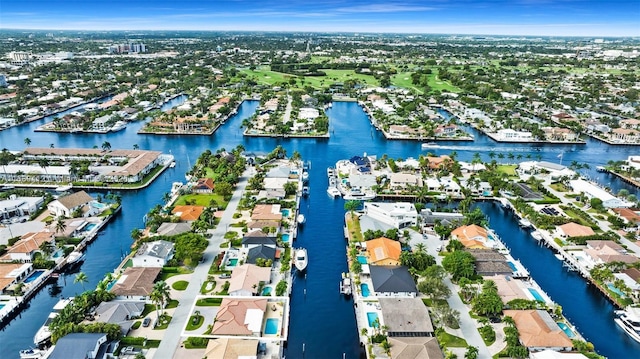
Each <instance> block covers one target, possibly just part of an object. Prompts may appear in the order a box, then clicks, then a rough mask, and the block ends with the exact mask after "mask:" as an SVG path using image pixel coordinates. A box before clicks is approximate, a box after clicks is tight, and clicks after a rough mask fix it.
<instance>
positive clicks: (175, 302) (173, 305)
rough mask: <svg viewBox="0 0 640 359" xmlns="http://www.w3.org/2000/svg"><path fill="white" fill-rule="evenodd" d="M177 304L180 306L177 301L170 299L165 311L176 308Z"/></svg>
mask: <svg viewBox="0 0 640 359" xmlns="http://www.w3.org/2000/svg"><path fill="white" fill-rule="evenodd" d="M178 304H180V302H179V301H177V300H175V299H171V300H170V301H169V303H167V306H166V309H173V308H177V307H178Z"/></svg>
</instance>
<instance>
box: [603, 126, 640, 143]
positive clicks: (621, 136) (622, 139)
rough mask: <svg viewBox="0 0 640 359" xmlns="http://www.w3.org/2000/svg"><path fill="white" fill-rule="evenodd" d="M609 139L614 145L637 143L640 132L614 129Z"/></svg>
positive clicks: (639, 139)
mask: <svg viewBox="0 0 640 359" xmlns="http://www.w3.org/2000/svg"><path fill="white" fill-rule="evenodd" d="M610 138H611V139H612V140H613V141H614V142H616V143H637V142H638V141H640V131H638V130H634V129H629V128H614V129H613V130H611V135H610Z"/></svg>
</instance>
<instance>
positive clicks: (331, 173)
mask: <svg viewBox="0 0 640 359" xmlns="http://www.w3.org/2000/svg"><path fill="white" fill-rule="evenodd" d="M335 175H336V172H335V169H334V168H333V167H327V176H328V177H333V176H335Z"/></svg>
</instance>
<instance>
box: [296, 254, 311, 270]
mask: <svg viewBox="0 0 640 359" xmlns="http://www.w3.org/2000/svg"><path fill="white" fill-rule="evenodd" d="M293 264H294V265H295V266H296V269H297V270H298V272H304V271H305V270H306V269H307V264H309V258H307V250H306V249H304V248H298V249H296V251H295V257H294V261H293Z"/></svg>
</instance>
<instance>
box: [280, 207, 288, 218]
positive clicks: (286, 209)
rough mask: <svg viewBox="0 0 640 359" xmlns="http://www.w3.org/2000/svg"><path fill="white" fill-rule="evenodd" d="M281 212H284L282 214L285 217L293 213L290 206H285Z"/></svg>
mask: <svg viewBox="0 0 640 359" xmlns="http://www.w3.org/2000/svg"><path fill="white" fill-rule="evenodd" d="M280 212H282V215H283V216H285V217H289V215H290V214H291V211H289V209H288V208H285V209H283V210H281V211H280Z"/></svg>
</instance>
